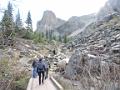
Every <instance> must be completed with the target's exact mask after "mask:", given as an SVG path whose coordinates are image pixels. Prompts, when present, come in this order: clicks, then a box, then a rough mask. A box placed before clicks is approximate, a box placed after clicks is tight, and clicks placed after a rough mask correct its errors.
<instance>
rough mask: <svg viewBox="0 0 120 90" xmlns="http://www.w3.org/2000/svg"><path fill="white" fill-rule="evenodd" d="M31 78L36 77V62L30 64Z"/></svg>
mask: <svg viewBox="0 0 120 90" xmlns="http://www.w3.org/2000/svg"><path fill="white" fill-rule="evenodd" d="M32 77H33V78H36V77H37V62H36V60H34V61H33V63H32Z"/></svg>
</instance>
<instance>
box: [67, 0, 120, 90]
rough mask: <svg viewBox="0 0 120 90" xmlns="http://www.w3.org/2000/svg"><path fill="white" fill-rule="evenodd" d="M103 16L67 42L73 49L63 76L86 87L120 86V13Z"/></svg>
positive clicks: (116, 89)
mask: <svg viewBox="0 0 120 90" xmlns="http://www.w3.org/2000/svg"><path fill="white" fill-rule="evenodd" d="M118 1H119V0H116V2H114V3H113V4H115V3H116V4H117V2H118ZM108 2H112V0H109V1H108ZM108 2H107V3H108ZM116 7H117V6H116ZM118 7H119V6H118ZM103 9H104V8H103ZM118 9H119V8H118ZM100 13H101V11H100ZM106 18H107V19H106ZM106 18H102V19H103V20H102V21H96V22H94V23H92V24H90V25H89V26H88V27H87V28H86V29H85V30H84V31H83V32H81V33H80V34H79V35H78V36H76V37H75V39H74V41H73V42H71V45H68V48H69V49H71V48H72V49H74V50H75V52H74V54H73V55H72V56H71V58H70V60H69V63H68V65H67V67H66V71H65V77H66V78H69V79H70V80H78V81H80V82H81V84H82V85H83V87H84V88H85V90H91V89H94V90H119V89H120V86H119V85H120V14H119V12H116V13H115V14H111V15H109V16H107V17H106Z"/></svg>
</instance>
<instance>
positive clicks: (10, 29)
mask: <svg viewBox="0 0 120 90" xmlns="http://www.w3.org/2000/svg"><path fill="white" fill-rule="evenodd" d="M1 26H2V34H3V38H4V44H6V43H8V42H9V41H10V42H9V44H12V45H13V42H11V41H13V36H14V25H13V21H12V18H11V17H10V16H9V13H8V10H5V12H4V16H3V19H2V23H1Z"/></svg>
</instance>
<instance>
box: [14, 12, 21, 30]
mask: <svg viewBox="0 0 120 90" xmlns="http://www.w3.org/2000/svg"><path fill="white" fill-rule="evenodd" d="M15 24H16V27H17V28H18V29H20V28H22V21H21V18H20V12H19V10H18V13H17V15H16V21H15Z"/></svg>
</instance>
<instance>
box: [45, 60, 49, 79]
mask: <svg viewBox="0 0 120 90" xmlns="http://www.w3.org/2000/svg"><path fill="white" fill-rule="evenodd" d="M44 63H45V79H47V78H48V71H49V68H50V63H49V62H48V60H47V59H45V58H44Z"/></svg>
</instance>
